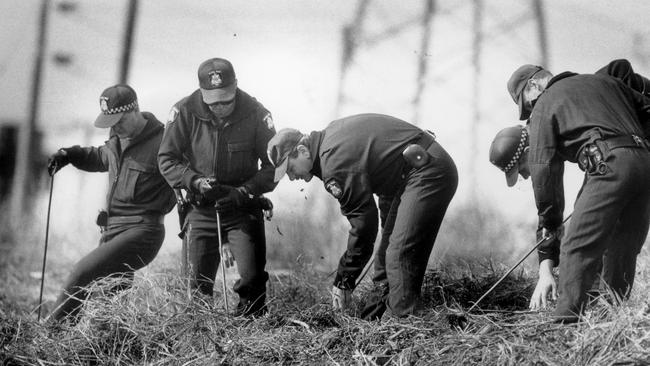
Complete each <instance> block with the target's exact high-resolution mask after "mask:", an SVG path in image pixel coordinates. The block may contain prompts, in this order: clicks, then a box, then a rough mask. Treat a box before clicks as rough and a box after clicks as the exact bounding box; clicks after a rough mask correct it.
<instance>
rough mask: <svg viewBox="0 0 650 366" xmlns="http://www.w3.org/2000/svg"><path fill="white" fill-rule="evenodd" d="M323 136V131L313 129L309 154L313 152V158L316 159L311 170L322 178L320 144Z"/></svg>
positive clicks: (310, 136) (310, 135)
mask: <svg viewBox="0 0 650 366" xmlns="http://www.w3.org/2000/svg"><path fill="white" fill-rule="evenodd" d="M323 136H324V132H323V131H312V132H311V133H310V134H309V145H310V146H309V154H311V158H312V160H313V161H314V165H313V166H312V168H311V170H310V171H309V172H310V173H311V174H313V175H315V176H317V177H318V178H319V179H320V180H323V171H322V169H321V164H320V145H321V142H322V141H323Z"/></svg>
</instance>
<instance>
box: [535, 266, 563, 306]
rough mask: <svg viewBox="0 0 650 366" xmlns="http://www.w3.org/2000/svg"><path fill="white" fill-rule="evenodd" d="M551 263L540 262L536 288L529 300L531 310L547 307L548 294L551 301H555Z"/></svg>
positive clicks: (555, 294) (554, 285) (555, 289)
mask: <svg viewBox="0 0 650 366" xmlns="http://www.w3.org/2000/svg"><path fill="white" fill-rule="evenodd" d="M552 267H553V263H552V261H551V260H549V259H547V260H545V261H542V263H540V266H539V279H538V280H537V286H535V291H533V296H532V297H531V298H530V305H529V308H530V309H531V310H541V309H545V308H546V307H547V306H548V302H547V300H548V295H549V293H550V295H551V299H553V300H557V285H556V283H555V278H554V277H553V272H552Z"/></svg>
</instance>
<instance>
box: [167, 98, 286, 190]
mask: <svg viewBox="0 0 650 366" xmlns="http://www.w3.org/2000/svg"><path fill="white" fill-rule="evenodd" d="M235 98H236V100H235V103H236V104H235V110H234V111H233V113H232V114H231V115H230V116H228V117H226V118H225V119H224V120H223V121H222V123H219V122H218V121H216V118H215V117H214V116H213V115H212V113H211V112H210V109H209V108H208V106H207V105H206V104H205V103H204V102H203V99H202V97H201V91H200V90H199V89H197V90H196V91H195V92H194V93H192V94H191V95H190V96H188V97H185V98H183V99H182V100H181V101H179V102H178V103H176V105H175V106H174V107H173V108H172V110H171V112H170V115H169V121H168V123H167V127H166V128H165V136H164V138H163V141H162V144H161V146H160V152H159V153H158V162H159V165H160V170H161V171H162V174H163V176H164V177H165V179H166V180H167V182H169V184H170V185H171V186H172V187H174V188H184V189H187V190H188V191H189V190H191V189H192V187H191V184H192V182H193V181H194V180H195V179H196V178H199V177H214V178H217V180H218V181H219V183H221V184H226V185H230V186H243V187H245V188H246V189H247V190H248V192H249V193H250V194H253V195H260V194H262V193H265V192H269V191H271V190H272V189H273V188H275V183H273V175H274V168H273V164H272V163H271V162H270V160H269V158H268V156H267V154H266V145H267V143H268V141H269V140H270V139H271V137H273V135H275V128H274V127H273V120H272V118H271V114H270V113H269V111H267V110H266V109H265V108H264V106H263V105H262V104H261V103H259V102H257V101H256V100H255V99H254V98H253V97H251V96H250V95H248V94H246V93H245V92H243V91H242V90H241V89H237V94H236V96H235ZM258 161H261V167H259V163H258Z"/></svg>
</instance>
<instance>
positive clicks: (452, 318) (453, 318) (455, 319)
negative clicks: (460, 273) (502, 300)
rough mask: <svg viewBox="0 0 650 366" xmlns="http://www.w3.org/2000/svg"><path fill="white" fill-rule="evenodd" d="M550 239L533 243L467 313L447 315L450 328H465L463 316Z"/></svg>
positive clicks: (470, 309)
mask: <svg viewBox="0 0 650 366" xmlns="http://www.w3.org/2000/svg"><path fill="white" fill-rule="evenodd" d="M571 215H573V213H571V214H569V216H567V217H566V219H564V221H562V225H564V223H566V222H567V221H568V220H569V219H570V218H571ZM550 238H551V237H549V236H544V237H542V238H541V239H539V240H538V241H537V243H535V245H534V246H533V247H532V248H530V250H529V251H528V253H526V254H525V255H524V256H523V257H521V259H519V261H517V263H515V264H514V265H513V266H512V267H510V269H509V270H508V271H507V272H506V273H505V274H504V275H503V276H501V278H499V280H498V281H497V282H495V283H494V285H492V287H490V289H489V290H487V291H485V293H484V294H483V295H482V296H481V297H479V299H478V300H476V302H475V303H474V305H472V306H470V308H469V309H468V310H467V311H465V312H464V313H460V314H449V315H447V321H448V322H449V324H450V325H451V326H452V327H460V328H465V327H466V325H467V317H466V316H465V315H468V314H469V313H470V312H471V311H472V310H474V308H475V307H477V306H478V304H480V303H481V301H482V300H483V299H484V298H486V297H487V295H489V294H490V293H492V290H494V289H495V288H496V287H497V286H499V284H501V282H503V280H505V279H506V277H508V275H509V274H510V273H512V271H514V270H515V269H516V268H517V267H519V265H520V264H521V262H523V261H525V260H526V258H528V256H530V255H531V254H532V253H533V252H534V251H535V249H537V248H538V247H539V246H540V245H542V243H544V242H545V241H546V240H548V239H550Z"/></svg>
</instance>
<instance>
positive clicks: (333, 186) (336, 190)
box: [325, 179, 343, 200]
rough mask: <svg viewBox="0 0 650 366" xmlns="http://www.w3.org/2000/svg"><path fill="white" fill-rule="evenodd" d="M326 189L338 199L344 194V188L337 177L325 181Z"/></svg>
mask: <svg viewBox="0 0 650 366" xmlns="http://www.w3.org/2000/svg"><path fill="white" fill-rule="evenodd" d="M325 189H326V190H327V191H328V192H329V193H330V194H331V195H332V196H334V198H336V199H337V200H338V199H340V198H341V196H343V189H341V185H340V184H339V182H337V181H336V180H335V179H330V180H328V181H327V183H325Z"/></svg>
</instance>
